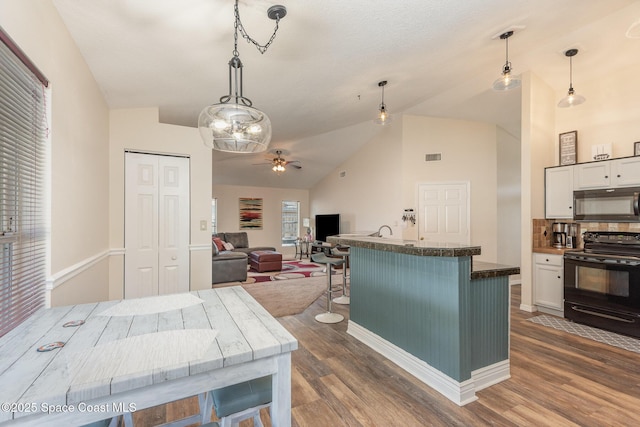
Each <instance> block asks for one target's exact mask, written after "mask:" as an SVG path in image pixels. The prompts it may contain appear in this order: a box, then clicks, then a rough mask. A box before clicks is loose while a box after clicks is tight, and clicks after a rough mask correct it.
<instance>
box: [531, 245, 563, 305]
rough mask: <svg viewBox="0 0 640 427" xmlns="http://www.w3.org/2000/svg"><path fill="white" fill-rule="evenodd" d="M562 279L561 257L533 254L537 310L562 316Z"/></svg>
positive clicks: (534, 290) (534, 291)
mask: <svg viewBox="0 0 640 427" xmlns="http://www.w3.org/2000/svg"><path fill="white" fill-rule="evenodd" d="M563 277H564V272H563V262H562V255H552V254H544V253H534V254H533V293H534V302H535V304H536V305H537V306H538V310H540V311H543V312H546V313H551V314H555V315H557V316H563V313H564V283H563Z"/></svg>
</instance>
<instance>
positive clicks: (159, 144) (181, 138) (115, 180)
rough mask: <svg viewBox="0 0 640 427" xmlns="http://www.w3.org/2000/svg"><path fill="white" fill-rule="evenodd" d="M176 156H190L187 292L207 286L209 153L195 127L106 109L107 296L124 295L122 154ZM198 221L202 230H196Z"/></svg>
mask: <svg viewBox="0 0 640 427" xmlns="http://www.w3.org/2000/svg"><path fill="white" fill-rule="evenodd" d="M126 150H135V151H140V152H146V153H161V154H175V155H181V156H188V157H189V158H190V173H191V182H190V190H191V193H190V199H191V204H190V214H191V218H190V228H191V232H190V248H191V251H190V252H191V278H190V280H191V284H190V287H191V289H192V290H196V289H207V288H209V287H210V286H211V173H212V171H211V149H209V148H207V147H205V146H204V144H203V143H202V140H201V139H200V134H199V133H198V130H197V129H196V128H189V127H182V126H174V125H167V124H161V123H159V122H158V109H157V108H145V109H122V110H111V114H110V149H109V165H110V182H109V184H110V199H109V218H110V225H109V243H110V246H111V249H112V251H113V252H112V256H111V263H110V270H109V271H110V273H109V278H110V283H109V298H110V299H119V298H122V297H123V295H124V294H123V291H124V289H123V277H124V270H123V257H124V251H123V249H124V155H125V154H124V153H125V151H126ZM200 221H205V222H206V223H207V225H208V226H207V230H203V231H201V230H200Z"/></svg>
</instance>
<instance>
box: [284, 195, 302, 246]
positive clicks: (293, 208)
mask: <svg viewBox="0 0 640 427" xmlns="http://www.w3.org/2000/svg"><path fill="white" fill-rule="evenodd" d="M299 224H300V202H291V201H283V202H282V246H294V245H295V244H296V239H297V238H298V235H299V234H298V230H300V227H299Z"/></svg>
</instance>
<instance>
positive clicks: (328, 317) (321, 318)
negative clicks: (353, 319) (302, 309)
mask: <svg viewBox="0 0 640 427" xmlns="http://www.w3.org/2000/svg"><path fill="white" fill-rule="evenodd" d="M311 260H312V261H313V262H317V263H318V264H325V265H326V267H327V312H326V313H321V314H318V315H317V316H316V320H317V321H318V322H320V323H338V322H342V321H343V320H344V316H343V315H342V314H338V313H332V312H331V293H332V292H335V291H337V290H338V289H335V290H334V289H331V266H332V265H343V264H344V263H345V262H344V259H340V258H331V257H328V256H326V255H325V254H324V253H319V254H313V255H311Z"/></svg>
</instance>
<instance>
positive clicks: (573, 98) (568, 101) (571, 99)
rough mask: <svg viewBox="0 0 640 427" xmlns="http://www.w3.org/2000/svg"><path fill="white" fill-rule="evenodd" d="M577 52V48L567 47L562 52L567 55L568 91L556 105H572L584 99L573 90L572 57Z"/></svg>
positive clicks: (562, 106) (580, 102)
mask: <svg viewBox="0 0 640 427" xmlns="http://www.w3.org/2000/svg"><path fill="white" fill-rule="evenodd" d="M577 54H578V49H569V50H568V51H566V52H565V53H564V55H565V56H568V57H569V91H568V92H567V96H565V97H564V98H562V99H561V100H560V102H558V107H560V108H567V107H574V106H576V105H580V104H582V103H583V102H585V101H586V99H585V97H584V96H582V95H576V93H575V91H574V90H573V57H574V56H576V55H577Z"/></svg>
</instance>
